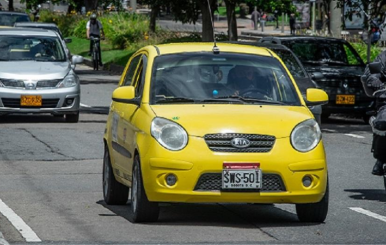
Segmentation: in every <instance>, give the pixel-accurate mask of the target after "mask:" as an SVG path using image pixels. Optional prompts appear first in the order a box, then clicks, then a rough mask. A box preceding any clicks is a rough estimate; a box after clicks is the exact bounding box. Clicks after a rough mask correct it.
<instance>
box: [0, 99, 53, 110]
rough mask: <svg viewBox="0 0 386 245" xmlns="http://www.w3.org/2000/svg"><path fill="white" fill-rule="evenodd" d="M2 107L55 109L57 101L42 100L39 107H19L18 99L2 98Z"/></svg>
mask: <svg viewBox="0 0 386 245" xmlns="http://www.w3.org/2000/svg"><path fill="white" fill-rule="evenodd" d="M1 100H2V102H3V105H4V107H10V108H56V107H57V105H58V102H59V99H43V100H42V105H41V106H21V105H20V99H9V98H2V99H1Z"/></svg>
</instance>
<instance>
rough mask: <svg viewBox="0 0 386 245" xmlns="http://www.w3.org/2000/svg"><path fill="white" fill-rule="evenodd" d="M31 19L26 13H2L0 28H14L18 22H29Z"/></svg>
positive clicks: (0, 13)
mask: <svg viewBox="0 0 386 245" xmlns="http://www.w3.org/2000/svg"><path fill="white" fill-rule="evenodd" d="M29 21H31V19H30V18H29V15H28V14H26V13H20V12H12V11H1V12H0V26H13V25H14V24H15V23H16V22H29Z"/></svg>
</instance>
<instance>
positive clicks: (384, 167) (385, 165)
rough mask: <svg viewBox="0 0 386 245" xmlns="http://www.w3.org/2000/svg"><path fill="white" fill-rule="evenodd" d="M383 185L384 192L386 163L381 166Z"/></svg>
mask: <svg viewBox="0 0 386 245" xmlns="http://www.w3.org/2000/svg"><path fill="white" fill-rule="evenodd" d="M383 184H384V185H385V191H386V163H384V164H383Z"/></svg>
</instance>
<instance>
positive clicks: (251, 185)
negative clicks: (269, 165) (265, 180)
mask: <svg viewBox="0 0 386 245" xmlns="http://www.w3.org/2000/svg"><path fill="white" fill-rule="evenodd" d="M261 180H262V173H261V170H260V164H259V163H247V164H242V163H224V169H223V171H222V189H228V190H229V189H231V190H235V189H261V185H262V181H261Z"/></svg>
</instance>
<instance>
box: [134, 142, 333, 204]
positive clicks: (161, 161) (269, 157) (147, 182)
mask: <svg viewBox="0 0 386 245" xmlns="http://www.w3.org/2000/svg"><path fill="white" fill-rule="evenodd" d="M148 142H149V141H148ZM150 142H151V143H150V144H147V146H146V150H144V151H140V158H141V168H142V176H143V181H144V187H145V191H146V194H147V197H148V199H149V200H150V201H154V202H188V203H199V202H212V203H224V202H227V203H228V202H229V203H315V202H318V201H320V200H321V199H322V197H323V196H324V193H325V190H326V184H327V164H326V160H325V159H326V158H325V154H324V147H323V144H322V142H320V144H319V145H318V146H317V147H316V148H315V149H314V150H312V151H311V152H309V153H300V152H297V151H295V150H294V149H293V148H292V147H291V145H290V143H289V139H288V138H283V139H276V142H275V146H274V147H273V149H272V150H271V151H270V152H268V153H226V152H224V153H222V152H212V151H211V150H210V149H209V148H208V147H207V145H206V143H205V140H204V139H203V138H200V137H190V138H189V144H188V146H187V147H186V148H185V149H183V150H181V151H179V152H170V151H168V150H166V149H165V148H163V147H161V146H159V144H158V143H157V142H155V140H154V139H153V140H151V141H150ZM224 162H234V163H243V162H244V163H246V162H247V163H251V162H255V163H256V162H258V163H260V169H261V171H262V173H263V189H261V190H260V191H254V192H245V191H222V190H221V173H222V169H223V163H224ZM168 174H174V175H175V176H176V177H177V183H176V184H175V185H173V186H168V185H167V183H166V176H167V175H168ZM203 176H204V178H205V176H210V177H209V179H208V180H206V181H209V182H208V185H206V184H204V185H201V184H202V178H203ZM272 176H273V178H274V179H276V180H273V182H274V183H273V184H272V182H271V184H272V185H271V184H270V187H268V188H267V186H265V185H266V184H267V183H270V181H272V179H271V177H272ZM304 176H309V177H311V178H312V180H313V181H312V185H311V186H309V187H305V186H303V184H302V179H303V177H304ZM212 177H213V178H212ZM265 177H268V179H270V180H267V181H268V182H267V181H265V180H264V178H265ZM278 182H281V183H282V186H280V184H278ZM272 186H273V187H272Z"/></svg>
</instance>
